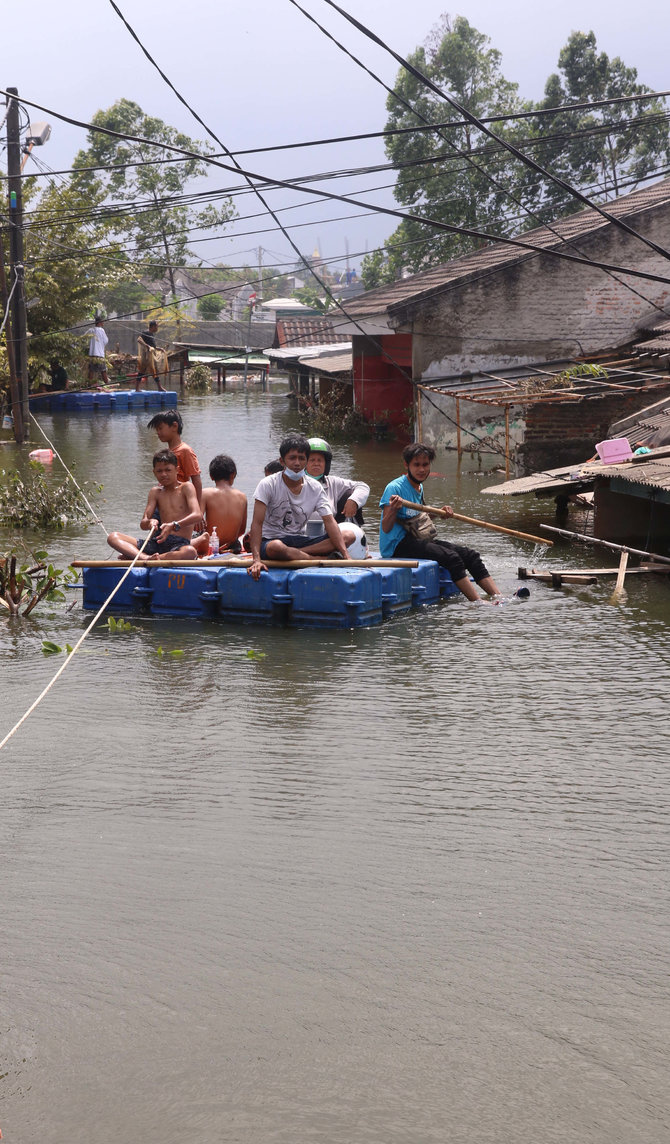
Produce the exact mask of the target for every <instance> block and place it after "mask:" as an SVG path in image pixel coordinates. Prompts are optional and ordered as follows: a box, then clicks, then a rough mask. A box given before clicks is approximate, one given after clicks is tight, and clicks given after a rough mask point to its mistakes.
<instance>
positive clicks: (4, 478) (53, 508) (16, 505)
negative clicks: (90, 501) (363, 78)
mask: <svg viewBox="0 0 670 1144" xmlns="http://www.w3.org/2000/svg"><path fill="white" fill-rule="evenodd" d="M84 487H85V486H84ZM87 512H88V510H87V508H86V506H85V504H84V502H83V501H82V500H81V499H80V497H79V495H78V492H77V489H76V488H75V486H74V485H72V484H71V483H70V482H69V481H65V482H64V483H63V484H57V483H56V482H55V481H51V480H47V478H46V476H45V473H44V467H43V466H42V465H40V463H39V462H38V461H31V462H30V464H29V466H28V469H27V471H26V472H25V473H19V472H18V471H17V470H16V469H0V524H3V525H10V526H11V527H13V528H34V529H42V528H53V527H54V526H55V527H56V528H65V527H66V525H68V524H70V523H71V522H72V521H74V520H82V519H84V517H85V516H86V514H87Z"/></svg>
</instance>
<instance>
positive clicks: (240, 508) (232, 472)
mask: <svg viewBox="0 0 670 1144" xmlns="http://www.w3.org/2000/svg"><path fill="white" fill-rule="evenodd" d="M209 475H210V478H211V479H212V480H213V481H214V484H215V485H216V488H215V489H203V491H202V501H201V504H202V510H203V513H204V517H205V528H206V529H207V531H206V532H202V533H201V534H200V536H196V537H195V539H194V540H193V547H194V548H195V550H196V552H197V553H198V556H207V554H208V552H209V538H210V535H211V532H212V529H214V528H215V529H216V535H217V536H218V538H219V552H241V551H242V545H241V544H240V542H239V539H238V538H239V537H240V536H242V535H243V534H244V532H245V531H246V527H247V498H246V496H245V495H244V493H243V492H241V491H240V489H234V488H233V481H234V480H235V477H236V476H237V465H236V464H235V462H234V460H233V458H232V457H227V456H226V454H225V453H219V454H218V456H216V457H214V459H213V460H212V461H210V465H209Z"/></svg>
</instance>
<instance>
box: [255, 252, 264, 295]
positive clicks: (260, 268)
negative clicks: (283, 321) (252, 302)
mask: <svg viewBox="0 0 670 1144" xmlns="http://www.w3.org/2000/svg"><path fill="white" fill-rule="evenodd" d="M256 293H257V294H258V301H259V302H262V301H263V247H262V246H259V248H258V289H257V291H256Z"/></svg>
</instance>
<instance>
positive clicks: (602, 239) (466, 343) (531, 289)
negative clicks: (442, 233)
mask: <svg viewBox="0 0 670 1144" xmlns="http://www.w3.org/2000/svg"><path fill="white" fill-rule="evenodd" d="M627 221H628V222H630V224H631V225H632V226H633V227H634V228H636V229H638V230H639V231H640V233H643V234H644V235H646V236H647V237H649V238H651V239H653V240H654V241H655V242H657V243H658V244H659V245H661V246H664V247H666V248H667V247H669V246H670V204H668V205H663V206H657V207H656V208H654V210H653V211H647V212H644V213H643V214H641V215H639V216H636V215H633V216H630V217H629V218H628V219H627ZM575 247H576V249H573V248H572V247H570V246H567V247H565V249H566V251H567V252H569V253H575V254H580V255H588V256H589V257H591V258H594V259H598V260H599V261H601V262H607V263H610V264H614V265H618V266H629V267H631V268H632V269H636V270H645V271H647V272H650V273H654V274H659V275H661V276H665V277H667V276H668V269H669V267H668V261H667V259H665V258H663V257H662V256H661V255H659V254H656V253H655V252H654V251H653V250H651V249H650V248H649V247H647V246H645V245H644V244H643V243H642V242H641V241H640V240H639V239H637V238H634V237H633V236H632V235H628V234H626V233H625V232H624V231H622V230H621V229H620V228H619V227H614V226H613V225H611V224H607V225H605V226H604V227H603V228H602V229H600V230H598V231H596V232H595V233H594V234H591V235H588V236H585V237H582V238H580V239H579V240H577V241H576V243H575ZM617 279H620V280H617ZM624 283H625V284H627V285H628V286H631V287H632V288H633V290H634V291H635V293H633V292H632V291H631V290H630V289H628V288H627V285H625V284H624ZM668 302H670V287H668V286H667V285H665V284H664V283H661V282H652V281H649V280H644V279H638V278H633V277H631V276H630V275H628V276H623V275H619V276H617V278H615V277H613V276H612V275H610V274H607V273H605V272H604V271H603V270H598V269H595V268H594V269H591V268H590V267H589V268H586V267H583V266H576V265H575V264H574V263H571V262H565V261H561V260H559V259H557V258H555V257H552V256H551V255H532V256H529V257H528V258H525V257H524V258H523V259H521V261H519V262H515V263H513V264H511V265H509V266H505V267H502V268H500V269H498V270H496V271H495V273H492V272H489V273H482V274H480V275H472V276H471V278H470V279H466V280H460V281H457V282H455V283H453V284H451V285H449V284H447V285H446V286H445V288H444V291H443V292H441V293H439V294H436V295H433V296H432V297H430V298H426V299H424V300H420V299H419V300H417V303H416V304H415V306H412V304H411V302H410V303H409V304H408V305H406V306H405V307H404V308H403V307H402V306H396V307H393V311H392V320H393V323H394V326H395V328H396V329H397V330H398V331H402V332H403V333H411V334H412V335H413V342H414V366H415V369H416V371H417V372H416V373H415V378H416V379H417V380H419V379H420V380H423V381H426V382H428V381H431V380H437V379H438V378H440V377H445V376H452V377H453V376H454V375H458V374H461V373H463V372H464V371H465V370H469V371H470V372H472V373H474V372H476V371H477V370H491V369H493V370H495V369H496V368H497V369H503V368H505V367H506V366H517V365H529V364H532V363H533V362H539V361H551V360H554V361H555V360H557V359H560V358H563V357H565V358H574V357H583V356H588V355H589V354H595V353H597V352H598V351H601V350H606V349H611V348H615V347H617V346H622V345H625V344H626V343H627V342H630V341H632V340H633V339H634V338H635V337H636V336H637V334H638V332H639V331H640V329H642V328H644V326H645V325H646V324H648V323H649V322H650V321H652V320H653V319H654V318H657V317H658V309H657V307H658V306H660V307H663V308H666V309H667V306H668Z"/></svg>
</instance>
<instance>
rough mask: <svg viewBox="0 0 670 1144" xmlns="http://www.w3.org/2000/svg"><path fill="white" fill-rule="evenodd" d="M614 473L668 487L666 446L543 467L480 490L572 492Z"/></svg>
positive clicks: (497, 492)
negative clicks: (622, 457) (616, 458)
mask: <svg viewBox="0 0 670 1144" xmlns="http://www.w3.org/2000/svg"><path fill="white" fill-rule="evenodd" d="M601 477H609V478H612V477H618V478H619V479H620V480H622V481H627V482H629V483H630V484H635V485H647V486H649V487H651V488H657V489H663V490H665V491H670V449H669V448H667V447H666V448H661V449H655V450H654V451H653V452H651V453H646V454H642V455H641V456H639V457H633V458H632V459H631V460H630V461H624V462H623V463H622V464H620V465H608V464H605V463H604V462H603V461H587V462H585V463H584V464H582V465H564V466H563V467H562V468H559V469H547V470H546V472H543V473H531V474H530V475H529V476H527V477H518V478H517V479H516V480H513V481H504V482H503V483H502V484H499V485H489V487H488V488H486V489H482V492H484V493H494V494H495V495H497V496H523V495H524V494H525V493H535V494H536V495H547V496H550V495H551V494H552V493H555V492H565V493H566V494H568V495H572V494H573V493H575V492H578V491H581V490H583V489H586V488H592V487H593V485H594V484H595V483H596V481H597V480H598V478H601Z"/></svg>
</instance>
